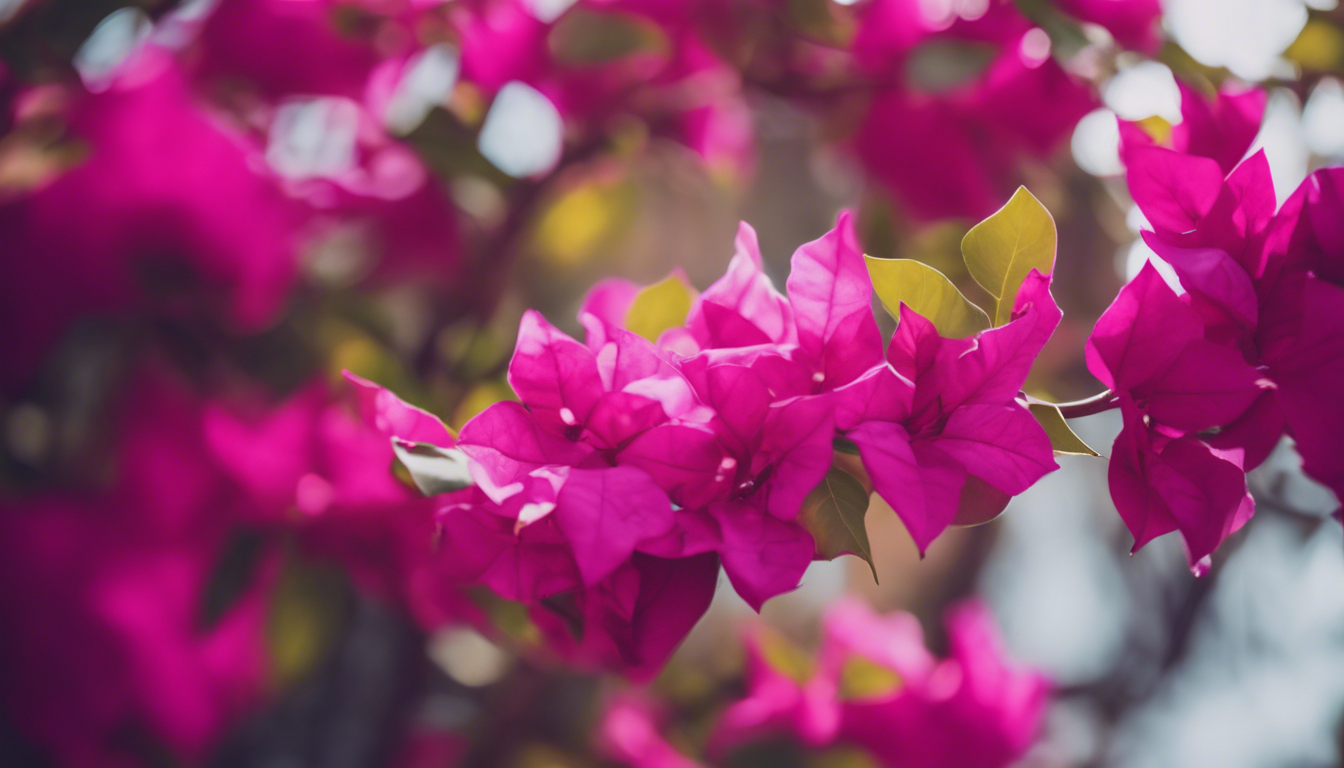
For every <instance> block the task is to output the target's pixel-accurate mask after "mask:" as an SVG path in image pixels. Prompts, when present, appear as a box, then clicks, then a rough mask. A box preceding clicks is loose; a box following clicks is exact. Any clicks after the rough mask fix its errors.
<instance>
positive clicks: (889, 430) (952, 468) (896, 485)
mask: <svg viewBox="0 0 1344 768" xmlns="http://www.w3.org/2000/svg"><path fill="white" fill-rule="evenodd" d="M849 437H850V439H852V440H853V441H854V442H855V443H856V444H857V445H858V446H859V455H860V456H861V457H862V458H863V466H864V469H866V470H867V471H868V476H869V477H871V478H872V480H873V488H874V489H875V490H876V491H877V492H878V494H879V495H880V496H881V497H882V498H883V499H885V500H886V502H887V503H888V504H890V505H891V508H892V509H894V510H895V511H896V514H897V515H898V516H899V517H900V518H901V522H903V523H905V528H906V530H908V531H909V532H910V536H911V538H913V539H914V540H915V545H916V546H917V547H919V551H920V553H921V554H922V553H923V552H924V551H925V550H926V549H928V547H929V544H930V543H931V542H932V541H933V540H934V539H935V538H937V537H938V534H940V533H942V532H943V531H944V530H945V529H946V528H947V526H949V525H951V523H952V520H953V519H954V518H955V517H956V515H957V505H958V503H959V501H960V498H961V488H962V486H963V485H964V484H965V482H966V475H967V473H966V470H965V469H964V468H963V467H962V465H961V462H959V461H957V460H956V459H953V458H952V457H951V456H949V455H947V454H946V453H944V452H943V451H941V450H939V449H938V448H937V447H935V446H932V445H928V444H927V443H922V442H921V443H915V444H913V445H912V444H911V442H910V438H909V435H908V434H907V433H906V431H905V428H904V427H902V426H901V425H899V424H892V423H890V422H885V421H870V422H866V423H864V424H860V425H859V426H858V428H856V429H854V430H852V431H851V432H850V433H849Z"/></svg>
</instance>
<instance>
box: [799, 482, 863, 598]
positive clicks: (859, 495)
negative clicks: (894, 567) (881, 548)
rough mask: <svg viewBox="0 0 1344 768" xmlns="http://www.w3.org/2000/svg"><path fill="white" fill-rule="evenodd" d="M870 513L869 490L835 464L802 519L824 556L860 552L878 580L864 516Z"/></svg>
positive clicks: (810, 498)
mask: <svg viewBox="0 0 1344 768" xmlns="http://www.w3.org/2000/svg"><path fill="white" fill-rule="evenodd" d="M867 513H868V492H867V491H866V490H864V488H863V484H862V483H860V482H859V481H858V480H857V479H855V478H854V476H853V475H851V474H849V473H848V472H844V471H842V470H839V469H836V468H834V467H832V468H831V470H830V471H829V472H827V473H826V477H824V478H822V481H821V482H820V483H818V484H817V487H816V488H813V489H812V492H811V493H809V494H807V498H806V499H805V500H804V501H803V510H802V512H801V513H800V515H799V518H798V519H799V521H800V522H802V524H803V527H804V528H806V529H807V531H808V533H811V534H812V538H813V539H815V540H816V542H817V552H818V553H820V554H821V556H822V557H826V558H834V557H838V556H839V555H843V554H851V555H857V556H858V557H861V558H863V560H864V562H866V563H868V567H869V568H871V569H872V571H873V580H874V581H876V580H877V567H876V566H875V565H873V550H872V547H871V546H870V545H869V544H868V529H867V528H865V527H864V522H863V518H864V515H866V514H867Z"/></svg>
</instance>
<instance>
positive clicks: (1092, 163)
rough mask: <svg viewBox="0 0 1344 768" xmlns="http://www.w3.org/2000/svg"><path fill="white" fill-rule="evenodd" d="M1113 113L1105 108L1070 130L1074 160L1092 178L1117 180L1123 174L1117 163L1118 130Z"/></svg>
mask: <svg viewBox="0 0 1344 768" xmlns="http://www.w3.org/2000/svg"><path fill="white" fill-rule="evenodd" d="M1115 121H1116V117H1115V113H1114V112H1112V111H1111V110H1109V109H1106V108H1105V107H1101V108H1100V109H1094V110H1092V111H1091V112H1089V113H1087V115H1085V116H1084V117H1083V119H1082V120H1079V121H1078V125H1077V126H1076V127H1075V128H1074V129H1073V141H1072V143H1071V148H1072V149H1073V160H1074V162H1076V163H1078V167H1079V168H1082V169H1083V170H1084V171H1087V172H1088V173H1090V174H1092V175H1093V176H1117V175H1119V174H1120V173H1122V172H1123V171H1124V170H1125V166H1124V163H1122V162H1120V126H1119V125H1117V124H1116V122H1115Z"/></svg>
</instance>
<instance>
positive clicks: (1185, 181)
mask: <svg viewBox="0 0 1344 768" xmlns="http://www.w3.org/2000/svg"><path fill="white" fill-rule="evenodd" d="M1125 166H1126V168H1127V176H1126V178H1127V179H1128V180H1129V194H1130V196H1132V197H1133V198H1134V202H1135V203H1137V204H1138V206H1139V209H1140V210H1142V211H1143V214H1144V215H1145V216H1147V217H1148V221H1150V222H1152V224H1153V226H1154V227H1156V228H1157V230H1158V231H1159V232H1171V233H1175V234H1179V233H1182V232H1189V231H1191V230H1193V229H1195V227H1196V226H1197V225H1198V224H1199V220H1200V219H1202V218H1204V215H1205V214H1207V213H1208V212H1209V210H1210V209H1211V208H1213V204H1214V201H1215V200H1217V198H1218V193H1219V192H1220V191H1221V190H1222V188H1223V169H1222V168H1220V167H1219V166H1218V163H1217V162H1216V161H1214V160H1210V159H1209V158H1207V157H1196V156H1193V155H1182V154H1180V153H1179V152H1173V151H1171V150H1169V149H1163V148H1162V147H1145V146H1133V147H1128V148H1127V150H1126V152H1125Z"/></svg>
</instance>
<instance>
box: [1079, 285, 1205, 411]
mask: <svg viewBox="0 0 1344 768" xmlns="http://www.w3.org/2000/svg"><path fill="white" fill-rule="evenodd" d="M1203 330H1204V329H1203V326H1202V325H1201V324H1200V322H1199V318H1198V317H1197V316H1196V315H1195V313H1194V310H1192V309H1191V308H1190V307H1189V306H1188V305H1186V304H1185V303H1184V302H1182V301H1181V300H1180V298H1179V297H1178V296H1177V295H1176V292H1175V291H1173V290H1171V287H1170V286H1168V285H1167V284H1166V281H1164V280H1163V279H1162V277H1161V275H1159V274H1158V273H1157V270H1156V269H1155V268H1154V267H1153V265H1152V264H1144V265H1143V269H1141V270H1139V274H1138V275H1136V276H1135V277H1134V279H1133V280H1131V281H1130V282H1129V284H1127V285H1126V286H1125V287H1123V288H1121V289H1120V294H1119V295H1118V296H1116V297H1115V301H1114V302H1113V303H1112V304H1111V306H1110V307H1108V308H1107V310H1106V311H1105V312H1103V313H1102V315H1101V318H1100V319H1099V320H1097V327H1096V329H1094V330H1093V331H1092V336H1091V337H1090V338H1088V340H1087V347H1086V358H1087V369H1088V370H1089V371H1091V372H1092V375H1093V376H1096V377H1097V378H1098V379H1101V381H1102V383H1104V384H1105V385H1106V386H1108V387H1110V388H1111V389H1114V390H1117V391H1120V390H1128V389H1131V388H1132V387H1134V386H1135V385H1137V384H1139V383H1141V382H1144V381H1147V380H1149V379H1151V378H1153V377H1154V376H1156V375H1158V374H1160V373H1161V372H1162V371H1164V370H1166V369H1167V368H1169V367H1170V366H1171V365H1172V363H1174V362H1175V361H1176V358H1177V357H1178V356H1179V355H1180V354H1181V350H1183V349H1184V348H1185V346H1186V345H1187V344H1188V343H1190V342H1191V341H1193V340H1194V339H1198V338H1202V337H1203Z"/></svg>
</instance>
